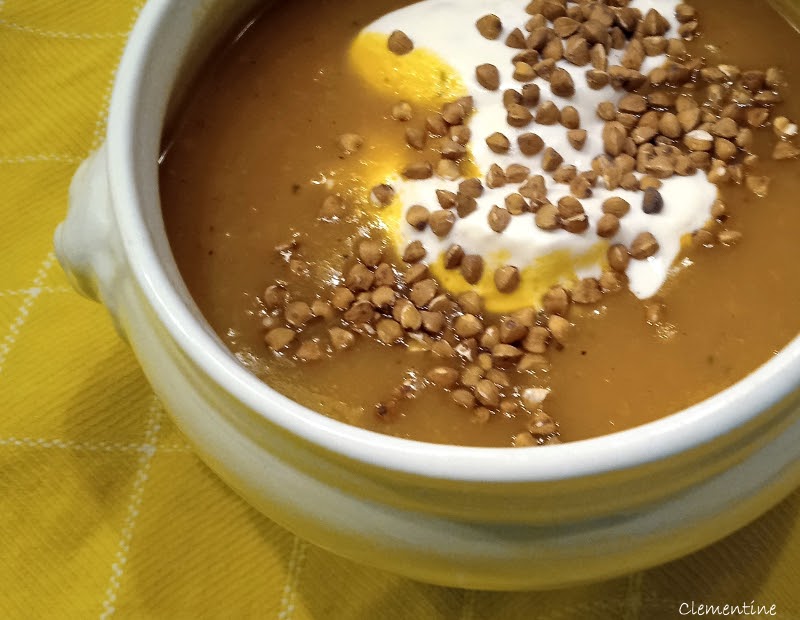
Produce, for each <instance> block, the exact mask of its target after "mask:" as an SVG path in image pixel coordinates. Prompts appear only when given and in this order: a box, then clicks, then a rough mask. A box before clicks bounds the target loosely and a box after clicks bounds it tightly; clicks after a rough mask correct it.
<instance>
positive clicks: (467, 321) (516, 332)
mask: <svg viewBox="0 0 800 620" xmlns="http://www.w3.org/2000/svg"><path fill="white" fill-rule="evenodd" d="M354 254H355V257H354V258H353V259H351V260H350V261H349V264H348V266H347V268H346V269H345V270H344V272H343V274H342V279H341V282H340V285H339V286H336V287H333V288H332V290H330V292H329V293H328V294H327V295H326V296H324V297H317V298H316V299H313V300H306V301H303V300H300V299H296V298H294V297H293V296H292V295H290V293H289V291H288V290H287V289H286V287H284V286H282V285H280V284H273V285H270V286H269V287H267V289H266V290H265V292H264V294H263V298H262V301H263V303H264V306H265V309H266V315H265V318H264V326H265V327H266V329H267V331H266V334H265V341H266V343H267V346H268V347H269V348H270V349H272V350H273V351H275V352H276V353H279V354H281V355H287V356H292V357H293V358H295V359H297V360H300V361H303V362H313V361H319V360H323V359H329V358H332V357H334V356H335V355H336V354H337V353H340V352H343V351H345V350H347V349H350V348H352V347H355V346H357V345H358V341H359V339H362V338H369V339H373V340H377V341H379V342H380V343H382V344H384V345H387V346H397V347H404V348H405V349H406V350H407V351H409V352H410V353H417V354H427V355H431V356H433V359H434V360H435V361H434V362H433V366H432V367H431V368H430V370H429V371H428V372H427V374H426V376H425V378H424V381H422V382H418V383H415V384H413V385H412V384H409V383H404V384H403V385H400V386H398V388H397V389H396V390H395V391H394V392H393V393H392V394H391V395H390V396H389V397H388V398H387V399H386V400H385V401H383V402H381V403H378V404H377V405H376V408H375V411H376V413H377V414H378V415H381V416H387V415H390V414H392V413H393V412H394V411H395V410H396V409H397V407H398V406H400V404H401V403H402V401H403V400H406V399H410V398H414V397H415V396H416V394H417V393H418V391H419V390H421V389H440V390H445V391H446V392H448V393H449V394H450V396H451V397H452V399H453V401H454V402H455V403H456V404H458V405H459V406H461V407H464V408H465V409H466V410H468V411H470V412H471V414H472V418H473V419H474V420H475V421H476V422H481V423H485V422H487V421H489V419H490V418H491V417H492V416H493V415H495V414H503V415H509V416H511V415H513V416H518V417H522V416H526V417H527V419H528V420H529V422H528V430H527V431H524V432H523V433H521V434H519V435H518V436H517V437H516V438H515V444H516V445H520V446H523V445H525V446H529V445H541V444H546V443H555V442H557V437H558V428H557V426H556V424H555V423H554V422H553V421H552V419H550V417H549V416H547V414H546V413H545V412H544V411H543V409H542V401H543V400H544V398H545V396H546V395H547V390H546V389H543V388H541V387H540V385H541V383H540V382H539V381H540V378H541V373H543V372H546V371H547V369H548V367H549V362H548V358H547V353H548V351H549V350H550V349H552V348H560V347H563V346H564V343H565V342H566V341H567V338H568V334H569V330H570V327H571V324H570V322H569V319H568V318H567V317H568V313H569V311H570V306H571V301H572V299H571V296H570V294H569V293H568V292H567V291H566V290H565V289H563V288H560V287H555V288H553V289H552V290H551V291H550V292H549V293H548V295H547V297H546V299H545V308H544V309H543V310H541V311H537V310H535V309H534V308H525V309H523V310H519V311H516V312H514V313H512V314H510V315H504V316H499V317H498V316H493V315H490V314H488V313H486V312H485V311H484V308H483V303H482V299H481V297H480V296H479V295H478V294H477V293H474V292H468V293H464V294H461V295H458V296H453V295H451V294H449V293H448V292H446V291H444V290H442V289H441V288H440V287H439V285H438V283H437V282H436V280H435V279H434V278H433V277H431V274H430V272H429V270H428V267H427V266H426V265H425V264H424V263H422V262H415V263H412V264H407V265H406V267H405V268H404V269H402V270H401V269H398V267H397V266H396V263H395V261H391V260H389V257H388V256H387V252H386V249H385V248H384V247H383V246H382V244H381V243H380V242H379V241H376V240H373V239H362V240H360V242H358V244H357V246H356V248H355V252H354Z"/></svg>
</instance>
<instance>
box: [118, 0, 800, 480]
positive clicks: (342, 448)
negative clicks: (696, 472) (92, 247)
mask: <svg viewBox="0 0 800 620" xmlns="http://www.w3.org/2000/svg"><path fill="white" fill-rule="evenodd" d="M169 5H170V0H149V1H148V2H147V3H146V4H145V6H144V7H143V8H142V10H141V12H140V14H139V17H138V19H137V22H136V24H135V26H134V28H133V30H132V32H131V35H130V38H129V40H128V43H127V45H126V47H125V51H124V53H123V56H122V59H121V62H120V65H119V68H118V71H117V75H116V78H115V82H114V87H113V91H112V96H111V102H110V106H109V119H108V129H107V142H106V144H107V174H108V179H109V186H110V192H111V203H112V209H113V211H114V215H115V218H116V222H117V225H118V228H119V233H120V237H121V240H122V247H123V249H124V255H125V260H126V261H127V263H128V266H129V269H130V273H131V274H132V275H133V277H134V280H135V282H136V283H137V285H138V287H139V289H140V290H141V292H142V293H143V294H144V296H145V297H146V299H147V301H148V302H149V303H150V304H151V307H152V310H153V311H154V312H155V314H156V316H157V317H158V319H159V320H160V321H161V323H162V325H163V327H164V328H165V329H166V330H167V332H168V333H169V334H170V336H171V337H172V338H173V339H174V341H175V343H176V344H177V346H178V347H179V349H180V350H181V352H182V353H183V354H184V355H186V356H187V357H188V358H189V359H190V360H192V362H193V363H195V364H197V366H198V367H200V369H201V370H202V371H203V372H204V373H205V374H206V375H207V376H208V377H210V378H211V379H212V380H213V381H214V382H216V383H217V384H218V385H219V386H220V387H221V388H222V389H224V390H225V391H226V392H227V394H229V395H231V396H233V397H234V398H235V399H236V400H237V401H238V402H240V403H241V404H243V405H244V406H245V407H247V408H249V409H250V410H252V411H254V412H256V413H257V414H258V415H259V416H261V417H262V418H264V419H265V420H267V421H268V422H270V423H272V424H275V425H276V426H278V427H281V428H282V429H284V430H285V431H288V432H289V433H291V434H292V435H294V436H296V437H299V438H302V439H304V440H306V441H308V442H310V443H312V444H315V445H317V446H320V447H322V448H324V449H326V450H328V451H330V452H332V453H335V454H337V455H340V456H343V457H346V458H348V459H351V460H353V461H356V462H359V463H363V464H366V465H369V466H371V467H373V468H378V469H381V470H387V471H392V472H396V473H403V474H408V475H412V476H418V477H423V478H436V479H444V480H449V481H462V482H491V483H498V482H500V483H518V482H548V481H556V480H565V479H572V478H578V477H584V476H594V475H599V474H603V473H608V472H612V471H618V470H624V469H630V468H635V467H639V466H642V465H644V464H647V463H652V462H655V461H659V460H663V459H668V458H670V457H674V456H676V455H678V454H682V453H685V452H688V451H691V450H693V449H696V448H699V447H701V446H703V445H704V444H708V443H710V442H713V441H714V440H715V439H717V438H718V437H720V436H722V435H725V434H728V433H731V432H733V431H735V430H736V429H738V428H740V427H741V426H743V425H745V424H747V423H749V422H752V421H753V420H754V419H756V418H757V417H758V416H759V415H760V414H761V413H762V412H764V411H766V410H767V409H769V408H770V407H771V406H772V405H774V404H776V403H778V402H779V401H781V400H782V399H783V398H785V397H786V396H788V395H789V394H791V393H792V392H793V391H795V390H796V389H797V387H798V386H799V385H800V336H796V337H795V338H794V339H793V340H792V341H791V342H789V343H788V344H787V345H786V346H785V347H784V348H783V349H782V350H781V351H780V352H779V353H778V354H776V355H775V356H773V357H772V358H770V359H769V360H767V361H766V362H765V363H763V364H762V365H761V366H760V367H758V368H757V369H756V370H755V371H753V372H752V373H751V374H749V375H748V376H746V377H745V378H744V379H742V380H740V381H738V382H737V383H735V384H734V385H732V386H731V387H729V388H727V389H725V390H723V391H721V392H718V393H717V394H714V395H713V396H711V397H709V398H707V399H705V400H703V401H701V402H699V403H696V404H694V405H692V406H690V407H688V408H686V409H684V410H682V411H678V412H675V413H672V414H670V415H668V416H666V417H664V418H661V419H659V420H656V421H653V422H650V423H647V424H643V425H641V426H637V427H634V428H631V429H628V430H624V431H618V432H614V433H609V434H606V435H602V436H599V437H595V438H591V439H585V440H580V441H575V442H569V443H564V444H558V445H553V446H546V447H537V448H536V449H513V448H511V449H510V448H485V447H471V446H455V445H445V444H435V443H427V442H421V441H416V440H410V439H405V438H400V437H393V436H389V435H384V434H381V433H378V432H375V431H369V430H365V429H361V428H358V427H355V426H352V425H349V424H346V423H344V422H340V421H338V420H335V419H332V418H329V417H327V416H325V415H324V414H321V413H318V412H316V411H313V410H311V409H309V408H307V407H304V406H303V405H300V404H299V403H297V402H295V401H292V400H291V399H289V398H288V397H286V396H284V395H282V394H280V393H279V392H277V391H276V390H274V389H273V388H271V387H269V386H268V385H267V384H266V383H264V382H262V381H261V380H260V379H258V378H257V377H256V376H255V375H254V374H252V373H251V372H250V371H249V370H247V369H246V368H245V367H244V366H242V365H241V364H240V363H239V362H238V361H237V360H236V359H235V358H234V356H233V355H232V354H231V353H230V351H229V350H228V349H227V348H225V347H224V345H223V344H222V342H221V341H220V340H218V339H216V338H214V337H213V336H212V335H211V334H210V333H209V332H208V331H207V329H206V327H204V326H203V324H202V323H201V321H200V320H198V319H197V318H195V316H194V315H193V314H192V312H191V311H190V309H189V307H188V305H187V304H186V302H185V301H184V300H183V299H182V297H181V295H180V294H179V293H178V292H177V291H176V290H175V289H174V288H173V286H172V284H171V283H170V279H169V277H168V275H167V273H166V271H165V269H164V266H163V265H162V264H161V262H160V260H159V258H158V255H157V252H156V250H155V248H154V244H153V243H151V237H150V232H149V229H148V227H147V224H146V222H145V218H144V216H143V211H142V208H141V205H142V202H143V201H142V195H141V191H140V189H139V187H138V185H137V183H136V174H135V172H134V171H135V166H136V163H135V160H136V156H135V148H136V145H137V143H138V142H140V140H138V139H137V138H136V132H135V131H134V129H135V127H136V125H135V119H136V116H137V109H139V108H140V106H141V104H140V99H139V96H140V92H139V85H140V84H142V83H143V82H144V80H146V79H147V77H146V75H145V71H144V69H145V67H146V65H147V61H148V57H149V56H150V55H151V54H152V53H154V52H153V44H154V43H155V36H156V34H157V32H158V30H159V25H160V23H161V21H162V20H164V19H167V18H168V14H169ZM159 127H160V131H163V119H161V121H160V122H159ZM159 143H160V141H159ZM158 155H159V154H158V153H154V154H153V157H154V160H153V163H155V160H156V159H157V157H158ZM150 168H151V170H150V172H148V173H147V174H148V175H151V174H152V173H153V171H155V172H156V174H155V175H154V178H153V182H154V183H155V186H156V187H158V175H157V167H156V166H155V165H153V166H151V167H150ZM158 207H159V211H160V199H159V201H158ZM164 236H165V237H166V235H164ZM164 241H165V242H167V240H166V239H164ZM167 243H168V242H167ZM170 260H173V261H174V259H172V255H171V254H170Z"/></svg>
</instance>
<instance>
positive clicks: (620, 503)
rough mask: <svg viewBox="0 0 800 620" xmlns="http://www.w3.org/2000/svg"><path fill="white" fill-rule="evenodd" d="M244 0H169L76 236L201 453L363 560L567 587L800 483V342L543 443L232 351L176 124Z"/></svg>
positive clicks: (79, 278)
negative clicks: (654, 403) (376, 427)
mask: <svg viewBox="0 0 800 620" xmlns="http://www.w3.org/2000/svg"><path fill="white" fill-rule="evenodd" d="M254 4H255V3H254V2H241V1H239V0H182V1H180V2H178V1H173V0H151V1H150V2H148V3H147V4H146V6H145V7H144V8H143V10H142V12H141V15H140V17H139V20H138V22H137V24H136V26H135V28H134V30H133V32H132V35H131V37H130V41H129V43H128V45H127V48H126V51H125V53H124V56H123V58H122V61H121V64H120V67H119V70H118V74H117V78H116V84H115V87H114V91H113V96H112V100H111V106H110V112H109V121H108V133H107V137H106V141H105V143H104V144H103V146H102V147H101V148H100V149H99V150H97V151H96V152H95V153H94V154H92V155H91V156H90V157H89V158H88V159H87V161H86V162H84V163H83V164H82V165H81V167H80V168H79V170H78V171H77V173H76V174H75V177H74V180H73V183H72V187H71V193H70V207H69V212H68V215H67V217H66V219H65V221H64V222H63V223H62V224H61V225H60V226H59V228H58V230H57V232H56V249H57V254H58V258H59V260H60V262H61V264H62V265H63V267H64V270H65V271H66V273H67V274H68V276H69V278H70V280H71V281H72V283H73V284H74V286H75V287H76V288H77V289H78V290H79V291H80V292H81V293H83V294H85V295H87V296H89V297H91V298H93V299H96V300H99V301H101V302H102V303H103V304H105V306H106V307H107V308H108V310H109V311H110V314H111V316H112V318H113V320H114V322H115V324H116V326H117V329H118V331H119V332H120V334H121V335H122V336H123V337H124V338H125V339H126V340H127V341H128V342H129V343H130V346H131V347H132V348H133V350H134V352H135V354H136V356H137V358H138V359H139V361H140V363H141V366H142V368H143V369H144V372H145V373H146V375H147V377H148V379H149V381H150V382H151V383H152V385H153V388H154V390H155V392H156V393H157V395H158V396H159V397H160V399H161V400H162V402H163V404H164V406H165V408H166V409H167V410H168V411H169V413H170V415H171V416H172V418H173V419H174V421H175V422H176V424H177V425H178V426H179V427H180V429H181V430H182V431H183V433H185V435H186V437H187V438H188V440H189V441H190V442H191V444H192V445H193V446H194V448H195V450H196V452H197V454H198V455H199V456H200V458H202V459H203V460H204V461H205V462H206V463H207V464H208V465H209V467H211V468H212V469H213V470H214V471H215V472H216V473H217V474H218V475H219V476H220V477H221V478H222V479H223V480H225V481H226V482H227V484H229V485H230V486H231V487H232V488H233V489H235V490H236V491H237V492H238V493H239V494H240V495H241V496H242V497H243V498H245V499H246V500H247V501H248V502H250V503H251V504H252V505H253V506H255V507H256V508H257V509H259V510H260V511H262V512H263V513H264V514H265V515H267V516H268V517H270V518H271V519H274V520H275V521H276V522H278V523H279V524H281V525H283V526H285V527H286V528H288V529H290V530H292V531H293V532H295V533H297V534H298V535H299V536H301V537H303V538H305V539H307V540H309V541H311V542H312V543H314V544H317V545H319V546H321V547H324V548H326V549H329V550H331V551H333V552H334V553H337V554H340V555H342V556H346V557H348V558H351V559H353V560H356V561H358V562H362V563H366V564H370V565H373V566H375V567H379V568H381V569H385V570H388V571H392V572H396V573H399V574H402V575H406V576H409V577H412V578H416V579H419V580H423V581H428V582H432V583H437V584H443V585H451V586H461V587H475V588H486V589H530V588H551V587H557V586H566V585H571V584H577V583H582V582H587V581H593V580H598V579H602V578H607V577H612V576H615V575H619V574H623V573H626V572H630V571H634V570H638V569H641V568H644V567H647V566H652V565H655V564H658V563H661V562H665V561H667V560H670V559H672V558H676V557H679V556H681V555H684V554H687V553H689V552H691V551H694V550H696V549H698V548H700V547H702V546H704V545H707V544H709V543H711V542H712V541H714V540H717V539H719V538H721V537H723V536H725V535H727V534H729V533H730V532H732V531H734V530H736V529H737V528H739V527H741V526H743V525H744V524H746V523H748V522H749V521H751V520H752V519H754V518H755V517H757V516H758V515H760V514H762V513H763V512H765V511H766V510H767V509H769V508H770V507H771V506H773V505H774V504H775V503H776V502H778V501H779V500H781V499H782V498H783V497H785V496H786V495H787V494H789V493H790V492H791V491H792V490H793V489H794V488H796V487H797V486H798V484H800V460H799V459H798V446H799V445H800V415H799V414H798V410H799V409H798V398H800V391H798V386H800V339H795V340H794V341H792V342H791V343H789V344H788V345H787V346H786V347H785V348H784V349H783V350H782V351H780V352H779V353H778V354H777V355H775V356H774V357H773V358H771V359H770V360H769V361H767V362H766V363H765V364H763V365H762V366H761V367H760V368H758V369H757V370H756V371H755V372H753V373H752V374H751V375H749V376H748V377H746V378H745V379H743V380H742V381H740V382H738V383H736V384H735V385H733V386H732V387H731V388H729V389H726V390H725V391H723V392H720V393H718V394H716V395H715V396H713V397H712V398H709V399H707V400H705V401H703V402H700V403H698V404H696V405H694V406H692V407H689V408H687V409H686V410H683V411H680V412H676V413H674V414H673V415H670V416H668V417H666V418H664V419H661V420H659V421H656V422H652V423H650V424H646V425H643V426H640V427H637V428H634V429H631V430H626V431H624V432H618V433H613V434H609V435H606V436H603V437H598V438H595V439H590V440H585V441H578V442H574V443H565V444H562V445H555V446H547V447H541V448H527V449H512V448H474V447H459V446H448V445H435V444H427V443H422V442H416V441H410V440H406V439H400V438H394V437H389V436H384V435H381V434H377V433H373V432H370V431H366V430H362V429H359V428H355V427H352V426H348V425H346V424H344V423H341V422H338V421H336V420H333V419H330V418H327V417H325V416H323V415H320V414H318V413H316V412H314V411H311V410H309V409H307V408H305V407H303V406H301V405H299V404H297V403H295V402H293V401H291V400H290V399H288V398H286V397H284V396H283V395H281V394H280V393H278V392H276V391H275V390H273V389H271V388H270V387H268V386H267V385H266V384H264V383H263V382H261V381H260V380H259V379H258V378H256V377H255V376H254V375H252V374H251V373H250V372H249V371H248V370H247V369H245V368H244V367H243V366H242V365H240V364H239V363H238V362H237V360H236V358H235V357H234V356H233V355H232V354H231V353H230V352H229V350H228V349H227V348H226V347H225V346H224V344H223V343H222V342H221V340H220V339H219V338H218V337H217V336H216V335H215V333H214V332H213V330H212V329H211V328H210V327H209V325H208V324H207V323H206V322H205V320H204V319H203V316H202V315H201V313H200V311H199V310H198V308H197V307H196V305H195V303H194V302H193V301H192V298H191V296H190V295H189V293H188V291H187V288H186V286H185V285H184V283H183V282H182V280H181V277H180V274H179V272H178V269H177V267H176V264H175V261H174V260H173V257H172V255H171V252H170V247H169V244H168V241H167V237H166V234H165V231H164V225H163V220H162V215H161V207H160V203H159V187H158V163H159V156H160V152H161V148H162V132H163V129H164V126H165V123H167V122H168V121H169V119H170V117H171V115H172V113H173V111H174V109H175V107H176V105H177V103H178V102H179V101H180V100H181V97H182V95H183V94H184V92H185V91H186V89H187V88H188V87H189V85H190V84H191V80H192V77H193V76H194V75H195V74H196V71H197V69H198V68H199V66H200V65H201V64H202V62H203V61H204V60H205V59H206V58H207V55H208V52H209V50H211V49H213V48H214V46H215V44H216V43H217V42H218V41H219V40H220V38H221V37H222V36H224V35H226V34H230V32H231V28H233V26H234V25H236V24H240V23H242V20H243V19H244V18H245V17H246V15H247V14H248V13H249V12H250V11H252V10H253V8H254Z"/></svg>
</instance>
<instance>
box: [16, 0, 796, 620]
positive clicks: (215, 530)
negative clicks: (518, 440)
mask: <svg viewBox="0 0 800 620" xmlns="http://www.w3.org/2000/svg"><path fill="white" fill-rule="evenodd" d="M140 4H141V3H140V2H135V1H133V0H111V1H109V0H80V1H78V2H69V3H67V2H59V1H57V0H5V2H0V93H2V103H0V617H2V618H39V617H45V618H59V619H60V618H92V617H102V618H107V617H111V616H116V617H123V618H125V617H127V618H237V617H258V618H261V617H264V618H269V617H271V618H278V619H280V620H289V619H290V618H294V619H297V620H300V619H303V618H324V619H328V618H330V619H340V618H370V619H371V618H391V619H394V618H408V619H415V620H416V619H419V618H463V619H480V618H502V619H506V618H508V619H511V618H525V619H534V618H540V619H552V620H556V619H560V620H574V619H580V620H589V619H603V620H605V619H609V618H612V619H615V618H624V619H626V620H635V619H641V620H650V619H658V618H678V617H682V616H681V615H680V611H681V610H683V611H686V609H687V608H686V607H684V608H681V607H680V605H681V603H691V601H695V602H696V603H731V604H733V603H742V602H748V603H749V602H750V601H755V602H756V603H759V604H764V605H766V606H768V607H769V606H770V605H772V604H775V605H776V609H777V614H778V616H777V617H780V618H787V619H788V618H792V619H797V618H800V514H798V512H799V511H800V493H799V494H795V495H794V496H793V497H792V498H790V499H789V500H788V501H786V502H784V503H783V504H782V505H781V506H779V507H778V508H776V509H775V510H773V511H772V512H771V513H769V514H768V515H767V516H765V517H764V518H762V519H760V520H759V521H758V522H756V523H755V524H753V525H751V526H750V527H748V528H746V529H745V530H743V531H741V532H739V533H738V534H736V535H734V536H732V537H730V538H728V539H727V540H725V541H723V542H721V543H719V544H717V545H715V546H713V547H711V548H709V549H707V550H705V551H703V552H701V553H698V554H696V555H694V556H693V557H690V558H687V559H685V560H681V561H678V562H675V563H672V564H670V565H668V566H664V567H661V568H657V569H653V570H649V571H646V572H643V573H639V574H636V575H632V576H629V577H625V578H621V579H616V580H614V581H611V582H609V583H604V584H599V585H594V586H590V587H584V588H580V589H574V590H567V591H559V592H548V593H520V594H499V593H485V592H469V591H468V592H465V591H459V590H454V589H446V588H440V587H434V586H428V585H422V584H419V583H415V582H412V581H409V580H406V579H402V578H399V577H395V576H392V575H388V574H384V573H382V572H379V571H376V570H373V569H370V568H364V567H361V566H357V565H355V564H352V563H351V562H348V561H345V560H342V559H339V558H336V557H334V556H332V555H330V554H329V553H327V552H325V551H322V550H320V549H317V548H315V547H313V546H310V545H308V544H306V543H304V542H302V541H300V540H298V539H296V538H295V537H294V536H293V535H291V534H290V533H288V532H286V531H285V530H283V529H281V528H280V527H278V526H276V525H275V524H273V523H271V522H270V521H268V520H267V519H265V518H263V517H262V516H260V515H259V514H257V513H256V512H255V511H254V510H253V509H252V508H250V507H249V506H248V505H246V504H245V503H244V502H243V501H241V500H240V499H239V498H238V497H237V496H236V495H234V494H233V493H232V492H231V491H229V490H228V489H227V488H226V487H225V486H224V485H223V484H222V483H221V482H220V481H219V480H218V479H217V478H216V477H215V476H214V474H212V473H211V472H210V471H209V470H208V469H207V468H206V467H205V466H204V465H202V464H201V463H200V461H198V459H197V458H196V457H195V456H194V455H193V454H192V452H191V451H190V450H189V448H188V447H187V445H186V443H185V441H184V439H183V438H182V437H181V435H180V433H179V432H178V431H177V430H176V429H175V427H174V426H173V425H172V424H171V423H170V421H169V419H168V418H167V416H166V415H165V414H164V413H163V411H162V410H161V407H160V405H159V403H158V401H157V400H156V399H155V398H154V396H153V394H152V392H151V390H150V388H149V386H148V385H147V383H146V382H145V380H144V378H143V377H142V374H141V373H140V371H139V369H138V367H137V365H136V362H135V360H134V358H133V356H132V355H131V352H130V351H129V350H128V349H127V348H126V346H125V345H124V344H123V343H122V342H121V341H120V340H119V339H118V338H117V336H116V334H115V333H114V331H113V329H112V327H111V323H110V321H109V319H108V318H107V316H106V315H105V312H104V310H103V309H102V308H101V307H100V306H98V305H96V304H93V303H91V302H89V301H86V300H84V299H82V298H80V297H79V296H78V295H76V294H75V293H73V292H72V291H71V290H70V289H69V288H68V287H67V285H66V281H65V279H64V277H63V275H62V274H61V271H60V269H59V268H58V265H57V263H56V261H55V259H54V256H53V250H52V242H51V239H52V233H53V229H54V227H55V225H56V223H57V222H58V221H59V220H60V219H61V218H62V217H63V215H64V212H65V209H66V201H67V187H68V183H69V180H70V177H71V175H72V173H73V171H74V170H75V168H76V166H77V165H78V163H79V162H80V161H81V160H82V159H83V158H84V157H86V155H87V154H88V153H89V152H90V151H91V150H92V149H94V148H96V147H97V146H98V145H99V144H100V142H101V140H102V139H103V134H104V130H105V117H106V113H107V106H108V100H109V95H110V92H111V84H112V76H113V73H114V69H115V66H116V64H117V62H118V60H119V58H120V54H121V52H122V48H123V45H124V43H125V39H126V35H127V33H128V32H129V30H130V28H131V26H132V24H133V21H134V19H135V18H136V14H137V11H138V9H139V8H140ZM762 617H767V616H762Z"/></svg>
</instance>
